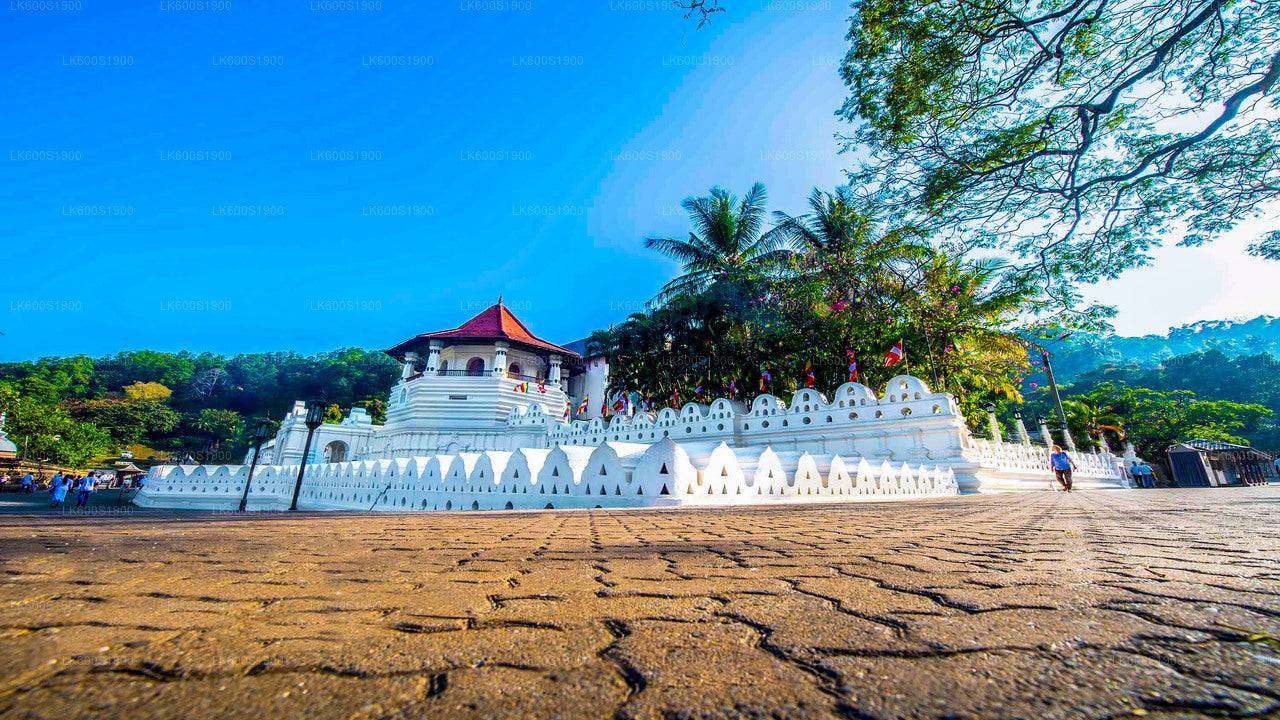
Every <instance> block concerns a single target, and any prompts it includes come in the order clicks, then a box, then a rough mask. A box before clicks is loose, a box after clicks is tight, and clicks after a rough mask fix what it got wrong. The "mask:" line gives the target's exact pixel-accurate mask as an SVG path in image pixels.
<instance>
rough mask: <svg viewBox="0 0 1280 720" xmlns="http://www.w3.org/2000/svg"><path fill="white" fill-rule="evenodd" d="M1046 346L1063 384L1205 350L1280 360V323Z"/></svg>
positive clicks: (1222, 324)
mask: <svg viewBox="0 0 1280 720" xmlns="http://www.w3.org/2000/svg"><path fill="white" fill-rule="evenodd" d="M1044 345H1045V346H1046V347H1047V348H1049V351H1050V352H1052V353H1053V354H1054V361H1053V368H1054V372H1055V373H1056V374H1057V376H1058V378H1059V379H1060V380H1063V381H1068V380H1071V379H1072V378H1074V377H1075V376H1077V375H1079V374H1080V373H1082V372H1085V371H1086V370H1090V369H1092V368H1095V367H1098V366H1100V365H1105V364H1133V365H1140V366H1143V367H1155V366H1157V365H1159V364H1160V363H1161V362H1163V361H1164V360H1166V359H1168V358H1171V357H1176V356H1178V355H1186V354H1187V353H1193V352H1201V351H1204V350H1219V351H1221V352H1222V353H1223V354H1225V355H1227V356H1230V357H1236V356H1242V355H1257V354H1259V353H1268V354H1270V355H1272V356H1274V357H1277V358H1280V318H1275V317H1272V316H1270V315H1259V316H1258V317H1255V318H1253V319H1250V320H1243V319H1233V320H1203V321H1200V322H1195V323H1190V324H1187V325H1180V326H1178V327H1173V328H1169V331H1168V332H1167V333H1166V334H1164V335H1142V336H1139V337H1126V336H1122V335H1095V334H1087V333H1075V334H1072V335H1071V336H1070V337H1068V338H1066V339H1065V340H1058V341H1049V342H1045V343H1044Z"/></svg>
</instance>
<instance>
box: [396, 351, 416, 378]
mask: <svg viewBox="0 0 1280 720" xmlns="http://www.w3.org/2000/svg"><path fill="white" fill-rule="evenodd" d="M417 365H418V353H416V352H407V353H405V354H404V365H402V366H401V367H400V379H401V380H408V379H409V378H410V377H412V376H413V374H414V373H416V372H417Z"/></svg>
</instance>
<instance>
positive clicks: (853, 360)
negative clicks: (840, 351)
mask: <svg viewBox="0 0 1280 720" xmlns="http://www.w3.org/2000/svg"><path fill="white" fill-rule="evenodd" d="M849 382H858V356H857V355H854V354H853V351H852V350H850V351H849Z"/></svg>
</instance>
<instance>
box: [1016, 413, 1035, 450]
mask: <svg viewBox="0 0 1280 720" xmlns="http://www.w3.org/2000/svg"><path fill="white" fill-rule="evenodd" d="M1013 439H1014V441H1015V442H1019V443H1021V444H1023V445H1030V444H1031V438H1030V437H1028V436H1027V426H1026V425H1024V424H1022V413H1018V414H1017V415H1014V416H1013Z"/></svg>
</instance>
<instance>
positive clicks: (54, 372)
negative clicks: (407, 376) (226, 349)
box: [0, 348, 398, 459]
mask: <svg viewBox="0 0 1280 720" xmlns="http://www.w3.org/2000/svg"><path fill="white" fill-rule="evenodd" d="M397 373H398V367H397V365H396V363H395V361H394V360H392V359H391V358H389V357H387V356H386V355H385V354H383V353H381V352H378V351H366V350H360V349H357V348H347V349H342V350H335V351H333V352H328V353H321V354H319V355H315V356H304V355H300V354H298V353H255V354H247V355H237V356H235V357H232V358H225V357H223V356H220V355H215V354H212V353H201V354H193V353H189V352H185V351H184V352H179V353H166V352H156V351H151V350H140V351H132V352H123V353H118V354H116V355H111V356H108V357H104V358H97V359H91V358H87V357H76V358H42V359H40V360H36V361H31V362H20V363H3V364H0V389H3V390H5V391H6V392H8V393H9V394H10V395H12V396H17V397H20V398H21V400H22V408H23V412H26V413H27V414H28V415H30V414H31V413H33V412H34V410H32V408H34V407H37V406H38V407H42V408H46V410H47V413H52V415H49V418H47V419H46V420H47V421H46V422H44V425H47V426H48V427H67V426H68V424H69V425H84V426H85V428H91V429H92V430H93V431H98V432H101V431H106V432H109V433H110V436H109V437H108V436H107V435H106V432H103V433H102V436H103V437H106V438H107V440H106V445H104V444H103V443H100V442H98V441H99V440H101V438H100V437H98V436H95V435H93V433H92V432H89V434H88V435H87V436H86V437H87V438H88V440H91V441H92V442H93V443H96V444H94V447H95V448H97V447H98V446H101V447H100V448H99V449H95V450H93V451H92V452H91V453H90V454H95V453H96V454H98V455H101V454H102V453H105V452H106V451H107V450H108V449H110V448H109V447H108V445H114V446H117V447H118V446H121V445H128V444H134V443H146V444H148V445H151V446H152V447H157V448H163V449H169V450H174V451H189V452H193V453H197V454H198V453H200V452H206V453H207V452H209V451H210V450H211V449H212V448H213V447H215V446H217V447H218V449H219V451H220V452H219V457H221V458H224V459H231V458H234V457H235V456H236V453H239V452H243V450H244V448H245V447H246V446H247V444H248V438H249V437H251V435H252V425H253V423H251V422H246V420H247V419H249V418H257V417H263V416H268V417H272V418H275V419H279V418H280V417H281V416H283V414H284V413H285V412H286V411H287V410H288V409H289V408H290V407H291V406H292V404H293V401H294V400H298V399H305V398H309V397H312V396H314V395H316V394H318V393H320V392H321V391H323V392H324V393H325V396H326V398H327V399H328V400H329V401H330V402H331V403H335V404H336V405H339V406H341V407H342V408H350V407H352V406H353V405H357V404H361V405H364V404H367V403H373V407H374V408H377V407H379V406H378V405H377V403H382V405H381V407H382V408H383V409H382V415H383V417H385V400H384V396H385V395H386V392H387V389H388V388H390V387H391V386H392V385H393V384H394V383H395V380H396V376H397ZM137 382H143V383H150V382H154V383H160V384H163V385H165V386H166V387H168V388H170V389H172V390H173V395H172V396H171V397H170V398H168V399H151V400H137V401H129V400H126V399H124V392H123V390H124V388H125V386H128V385H132V384H133V383H137ZM47 413H46V414H47ZM22 416H23V415H22V412H20V413H18V415H17V418H18V419H16V420H15V419H11V422H10V429H11V430H12V429H13V427H14V425H13V423H14V422H18V423H19V427H21V425H22V423H23V422H24V421H23V420H21V419H20V418H21V417H22ZM73 421H79V422H73ZM42 427H43V426H42ZM99 428H101V430H99ZM52 434H57V433H56V432H53V431H49V432H43V435H52ZM71 434H74V433H71ZM67 436H68V437H69V436H70V435H67ZM47 444H48V445H49V447H50V448H53V447H54V444H53V441H51V440H50V441H49V442H48V443H47ZM51 451H52V450H51ZM33 456H34V451H33Z"/></svg>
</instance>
